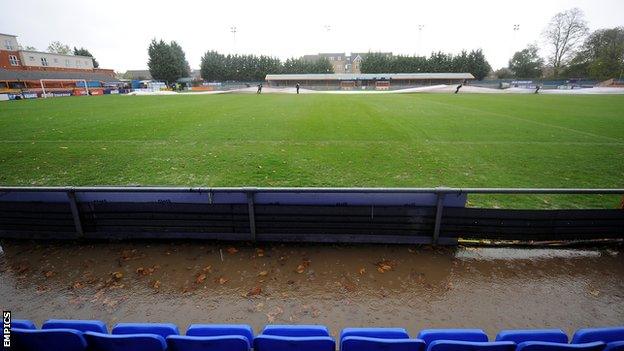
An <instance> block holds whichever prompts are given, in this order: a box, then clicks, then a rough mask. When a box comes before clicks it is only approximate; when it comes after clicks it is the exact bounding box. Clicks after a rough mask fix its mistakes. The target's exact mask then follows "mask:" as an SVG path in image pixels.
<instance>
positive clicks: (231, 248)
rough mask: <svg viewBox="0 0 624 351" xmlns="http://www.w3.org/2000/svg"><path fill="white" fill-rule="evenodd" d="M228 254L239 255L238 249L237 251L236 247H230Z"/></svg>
mask: <svg viewBox="0 0 624 351" xmlns="http://www.w3.org/2000/svg"><path fill="white" fill-rule="evenodd" d="M227 252H228V253H229V254H230V255H233V254H235V253H237V252H238V249H237V248H235V247H233V246H230V247H228V248H227Z"/></svg>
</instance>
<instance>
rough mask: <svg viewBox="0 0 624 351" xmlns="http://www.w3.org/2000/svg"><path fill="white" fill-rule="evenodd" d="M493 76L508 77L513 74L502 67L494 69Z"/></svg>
mask: <svg viewBox="0 0 624 351" xmlns="http://www.w3.org/2000/svg"><path fill="white" fill-rule="evenodd" d="M494 76H496V78H497V79H510V78H513V76H514V74H513V72H512V71H511V70H510V69H509V68H507V67H503V68H500V69H497V70H496V71H494Z"/></svg>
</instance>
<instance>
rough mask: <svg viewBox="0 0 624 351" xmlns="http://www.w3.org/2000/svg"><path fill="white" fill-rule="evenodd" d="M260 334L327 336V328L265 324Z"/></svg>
mask: <svg viewBox="0 0 624 351" xmlns="http://www.w3.org/2000/svg"><path fill="white" fill-rule="evenodd" d="M261 334H262V335H275V336H329V330H328V329H327V327H326V326H324V325H305V324H302V325H286V324H272V325H267V326H265V327H264V330H262V333H261Z"/></svg>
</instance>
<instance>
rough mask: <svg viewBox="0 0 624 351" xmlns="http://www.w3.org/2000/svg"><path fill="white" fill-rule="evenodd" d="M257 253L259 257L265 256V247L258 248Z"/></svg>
mask: <svg viewBox="0 0 624 351" xmlns="http://www.w3.org/2000/svg"><path fill="white" fill-rule="evenodd" d="M256 255H258V257H264V250H263V249H256Z"/></svg>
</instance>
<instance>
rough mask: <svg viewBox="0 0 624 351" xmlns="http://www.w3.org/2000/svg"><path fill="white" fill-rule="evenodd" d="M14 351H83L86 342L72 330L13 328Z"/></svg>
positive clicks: (79, 333) (79, 334) (80, 334)
mask: <svg viewBox="0 0 624 351" xmlns="http://www.w3.org/2000/svg"><path fill="white" fill-rule="evenodd" d="M11 333H12V334H13V336H14V340H15V349H16V350H21V351H85V350H86V349H87V341H86V340H85V338H84V337H83V335H82V332H79V331H77V330H74V329H46V330H44V329H20V328H13V329H11Z"/></svg>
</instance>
